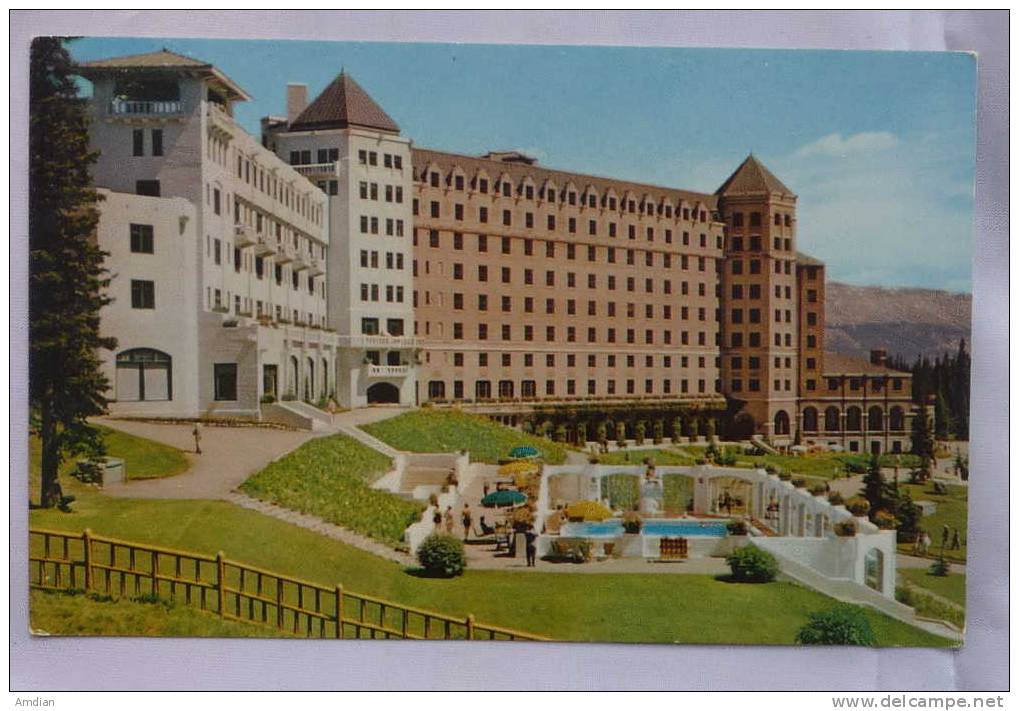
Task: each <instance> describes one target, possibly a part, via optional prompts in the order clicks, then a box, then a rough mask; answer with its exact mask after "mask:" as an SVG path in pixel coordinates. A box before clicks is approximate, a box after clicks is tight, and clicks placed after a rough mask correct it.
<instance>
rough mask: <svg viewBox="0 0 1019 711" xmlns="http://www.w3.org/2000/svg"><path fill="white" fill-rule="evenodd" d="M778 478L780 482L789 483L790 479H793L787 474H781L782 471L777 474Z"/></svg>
mask: <svg viewBox="0 0 1019 711" xmlns="http://www.w3.org/2000/svg"><path fill="white" fill-rule="evenodd" d="M778 478H779V479H781V480H782V481H789V480H790V479H792V478H793V475H792V474H790V473H789V472H782V471H780V472H779V473H778Z"/></svg>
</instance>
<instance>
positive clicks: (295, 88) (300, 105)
mask: <svg viewBox="0 0 1019 711" xmlns="http://www.w3.org/2000/svg"><path fill="white" fill-rule="evenodd" d="M307 106H308V85H307V84H287V123H288V124H291V123H293V122H294V121H295V120H296V119H297V117H298V116H300V115H301V112H302V111H304V109H305V108H306V107H307Z"/></svg>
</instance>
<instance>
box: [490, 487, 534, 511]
mask: <svg viewBox="0 0 1019 711" xmlns="http://www.w3.org/2000/svg"><path fill="white" fill-rule="evenodd" d="M525 501H527V495H526V494H524V493H522V492H520V491H513V490H511V489H503V490H501V491H493V492H492V493H491V494H488V495H487V496H485V498H483V499H482V500H481V505H482V506H489V507H491V506H497V507H499V508H502V507H503V506H516V505H517V504H522V503H524V502H525Z"/></svg>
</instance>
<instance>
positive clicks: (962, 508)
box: [899, 484, 968, 562]
mask: <svg viewBox="0 0 1019 711" xmlns="http://www.w3.org/2000/svg"><path fill="white" fill-rule="evenodd" d="M899 486H904V487H906V488H908V489H909V495H910V496H911V497H913V501H934V502H935V503H937V505H938V510H937V511H936V512H934V514H932V515H931V516H924V517H923V518H921V519H920V526H921V527H922V528H923V529H925V530H926V531H927V532H928V533H929V534H930V537H931V547H930V551H929V552H930V553H931V555H934V556H937V555H940V554H941V531H942V528H943V527H944V526H945V525H947V526H948V527H949V529H950V532H949V537H948V546H947V547H946V548H945V558H947V559H948V560H955V561H962V562H965V560H966V540H967V535H968V534H967V531H966V522H967V502H968V489H967V488H966V487H964V486H949V487H948V495H947V496H939V495H937V494H934V493H932V492H933V489H932V487H931V485H930V484H924V485H917V484H899ZM955 529H959V535H960V536H961V537H962V548H961V549H959V550H956V551H953V550H951V549H950V546H951V545H952V536H951V531H954V530H955ZM899 550H900V551H902V552H903V553H912V552H913V544H912V543H905V544H902V545H900V546H899Z"/></svg>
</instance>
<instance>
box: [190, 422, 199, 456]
mask: <svg viewBox="0 0 1019 711" xmlns="http://www.w3.org/2000/svg"><path fill="white" fill-rule="evenodd" d="M191 436H192V437H194V438H195V454H201V453H202V431H201V430H200V429H199V428H198V423H197V422H196V423H195V428H194V429H193V430H191Z"/></svg>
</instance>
